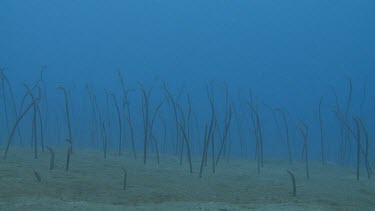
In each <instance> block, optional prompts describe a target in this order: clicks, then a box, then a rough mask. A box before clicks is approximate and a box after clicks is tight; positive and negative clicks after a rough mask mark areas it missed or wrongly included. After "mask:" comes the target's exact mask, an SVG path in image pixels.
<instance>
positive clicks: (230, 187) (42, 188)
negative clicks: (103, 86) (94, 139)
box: [0, 147, 375, 211]
mask: <svg viewBox="0 0 375 211" xmlns="http://www.w3.org/2000/svg"><path fill="white" fill-rule="evenodd" d="M0 152H1V153H3V152H4V149H3V148H1V150H0ZM73 152H74V154H73V155H72V157H71V170H70V171H68V172H67V171H65V161H66V149H65V148H62V149H59V150H56V161H55V169H54V170H52V171H50V170H49V157H50V155H49V152H48V151H45V152H43V153H42V152H40V154H39V158H38V159H34V156H33V150H32V149H30V148H23V149H21V148H15V147H11V148H10V151H9V154H8V157H7V159H6V160H2V159H1V160H0V210H218V211H224V210H228V211H229V210H375V183H374V179H370V180H368V179H367V177H366V174H365V172H361V174H362V177H361V179H360V181H359V182H357V181H356V174H355V169H354V168H343V167H340V166H337V165H334V164H327V165H325V166H323V165H321V163H320V162H311V164H310V165H311V166H310V171H311V179H310V180H307V179H306V176H305V167H304V163H303V162H297V161H296V162H294V164H293V165H292V166H290V165H289V164H288V162H287V161H270V160H265V163H264V168H263V169H262V170H261V173H260V175H258V174H257V163H256V161H253V160H241V159H231V160H229V161H227V160H221V161H220V162H219V164H218V166H217V169H216V173H215V174H213V173H212V168H211V166H212V164H211V160H209V164H208V166H207V167H206V168H205V169H204V175H203V178H199V177H198V175H199V166H200V156H196V157H194V158H193V168H194V172H193V174H191V173H190V172H189V165H188V163H187V159H184V161H183V164H182V165H180V163H179V158H178V156H173V155H163V156H161V158H160V165H158V164H157V162H156V158H155V156H154V155H150V156H149V158H148V159H149V160H148V163H147V164H146V165H144V164H143V160H142V153H141V152H139V153H138V159H137V160H134V158H133V157H132V155H131V154H130V153H124V154H123V155H122V156H118V155H117V154H116V153H114V152H109V154H108V156H107V159H106V160H105V159H104V158H103V153H102V152H101V151H99V150H98V151H95V150H84V149H75V150H74V151H73ZM1 155H2V154H1ZM123 167H125V168H126V169H127V172H128V177H127V189H126V190H123V189H122V186H123V177H124V173H123V170H122V168H123ZM287 169H289V170H291V171H292V172H294V173H295V176H296V180H297V197H293V196H292V186H291V179H290V177H289V175H288V174H287V173H286V170H287ZM34 170H36V171H37V172H38V173H39V174H40V176H41V179H42V181H41V182H38V181H37V179H36V177H35V176H34V172H33V171H34Z"/></svg>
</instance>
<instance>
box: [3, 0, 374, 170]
mask: <svg viewBox="0 0 375 211" xmlns="http://www.w3.org/2000/svg"><path fill="white" fill-rule="evenodd" d="M373 11H375V2H374V1H369V0H362V1H348V0H341V1H336V0H329V1H310V0H303V1H290V0H287V1H269V0H263V1H258V0H249V1H242V0H238V1H225V0H216V1H213V0H207V1H195V0H193V1H187V0H181V1H172V0H163V1H161V0H153V1H139V0H127V1H99V0H91V1H72V0H66V1H41V0H38V1H14V0H2V1H1V2H0V67H2V68H3V74H4V75H6V76H7V78H9V80H10V82H11V85H12V89H13V92H14V96H15V104H16V108H17V110H18V112H17V114H19V113H20V111H21V109H22V108H21V101H22V97H23V95H24V93H25V92H26V90H25V87H24V86H23V85H22V83H26V84H28V85H29V86H30V87H32V86H34V85H35V83H36V81H37V80H38V79H40V77H41V72H42V73H43V74H42V76H43V79H44V81H45V87H46V89H44V88H43V86H41V88H42V96H43V97H42V99H41V101H40V102H39V103H40V109H41V115H42V119H43V120H44V121H45V125H46V126H44V130H43V133H44V134H45V142H46V143H45V144H46V145H53V146H54V145H62V146H65V145H66V142H65V141H64V140H65V139H66V138H68V137H67V136H68V130H67V126H66V123H67V122H66V117H65V115H66V113H65V112H66V111H65V104H64V103H65V101H64V96H63V93H62V92H61V91H60V90H57V89H56V87H58V86H64V87H65V88H66V89H67V90H68V92H69V106H70V115H71V124H72V142H73V145H75V146H81V147H95V148H98V149H101V148H102V137H101V135H100V133H101V127H100V126H101V123H100V122H99V120H98V119H99V114H98V112H100V113H101V118H102V121H104V123H105V124H106V125H107V130H108V134H109V135H108V136H109V137H108V138H109V143H108V144H109V149H110V150H117V147H118V138H119V134H118V131H119V125H118V120H117V113H116V107H115V105H114V101H113V100H112V97H111V96H110V95H109V97H108V96H107V95H106V92H107V93H108V94H113V95H115V96H116V97H117V100H118V101H119V102H118V103H119V104H120V109H121V108H122V105H121V104H122V100H123V98H124V96H123V92H122V89H121V84H120V80H119V77H118V72H121V73H122V75H123V77H124V81H125V83H126V87H127V89H129V90H130V92H129V96H128V97H129V103H130V106H129V111H130V113H131V118H132V121H133V124H134V131H135V142H136V143H135V145H136V148H137V150H139V154H140V155H141V154H142V150H143V146H144V142H143V136H144V125H143V120H144V118H143V116H142V103H143V101H142V93H141V91H140V87H141V86H140V83H142V84H143V86H144V87H145V88H146V89H147V90H148V89H151V88H152V92H151V95H150V116H151V117H152V115H153V113H154V111H155V108H156V107H157V105H158V104H159V103H160V102H164V104H163V105H162V107H161V109H160V110H159V111H158V113H157V115H156V118H155V123H154V127H153V131H152V133H153V135H154V136H155V138H156V139H157V143H158V145H159V148H162V149H163V152H164V153H175V145H176V144H178V143H182V142H181V140H183V137H182V135H181V133H182V132H181V131H179V137H178V139H177V140H178V141H176V135H177V134H176V132H175V130H176V128H175V119H174V118H175V117H174V113H173V108H172V105H171V102H170V100H169V99H165V92H164V91H163V83H164V82H165V83H166V84H167V86H168V89H169V90H170V91H171V93H172V95H173V96H174V98H175V100H176V102H177V103H178V104H179V105H180V106H181V109H182V110H183V111H184V115H185V118H186V119H185V121H186V122H187V121H188V120H187V113H188V102H187V96H189V97H190V99H191V104H192V115H191V118H190V119H189V123H188V124H187V123H186V125H189V126H188V128H190V129H189V130H190V132H189V136H190V137H189V138H190V140H191V148H192V152H193V153H194V154H199V155H200V154H201V153H202V150H203V137H204V126H205V124H208V125H209V124H210V119H211V110H210V102H209V100H208V97H207V95H208V93H207V89H211V85H212V89H213V96H214V98H215V102H214V104H215V110H216V119H217V122H218V129H217V130H216V134H215V139H216V142H217V145H216V148H215V150H216V153H217V152H218V151H219V147H220V143H221V141H222V136H223V133H224V126H225V111H226V107H225V104H226V103H225V102H226V101H225V99H226V95H225V93H226V92H225V90H226V89H225V87H226V86H227V88H228V90H229V92H228V93H229V101H228V102H229V103H230V104H231V105H232V107H233V108H234V109H235V110H236V112H237V115H234V114H233V120H232V122H231V127H230V135H229V138H228V140H230V141H228V143H231V152H230V153H231V155H232V156H237V157H238V156H241V157H246V158H254V156H255V143H256V139H255V132H254V126H253V122H252V119H251V117H252V115H254V114H253V113H252V111H251V109H250V107H249V106H248V104H247V103H248V102H249V101H251V103H253V104H254V105H256V107H257V109H258V111H259V113H260V119H261V127H262V131H263V136H264V137H263V139H264V151H265V155H264V156H265V159H271V158H272V159H273V158H277V159H288V154H287V148H286V142H285V130H284V125H283V122H282V119H281V116H280V114H279V113H276V119H277V121H276V122H275V119H274V116H273V112H272V111H271V109H270V107H271V108H273V109H275V108H283V109H284V110H286V111H288V112H287V120H288V124H289V132H290V136H291V143H292V154H293V159H294V160H300V159H302V157H301V153H302V151H303V150H302V149H303V137H302V136H301V134H300V131H299V128H300V124H299V123H300V122H301V121H303V122H305V123H306V125H308V139H309V140H308V141H309V156H310V159H315V160H319V159H321V150H320V149H321V145H320V143H321V142H320V130H319V119H318V105H319V100H320V98H321V97H322V96H323V97H324V100H323V102H322V107H321V110H322V117H323V129H324V130H323V132H324V144H325V153H326V156H327V158H328V160H329V161H331V162H336V163H340V162H342V161H343V160H342V159H341V158H342V157H340V155H341V152H342V150H343V149H342V148H340V147H342V146H343V145H342V143H343V142H342V141H343V140H344V141H345V143H346V144H347V145H345V150H347V151H348V153H347V155H346V157H345V158H344V163H346V164H353V163H354V162H355V155H356V154H355V149H356V148H355V143H356V142H355V138H354V136H353V134H351V133H350V132H347V131H348V129H347V128H346V126H343V125H342V124H341V125H340V121H339V120H338V118H337V116H336V115H335V113H334V112H333V111H334V110H336V111H337V109H338V108H339V109H340V111H341V113H342V114H343V115H345V111H346V110H348V113H347V114H346V117H345V118H346V119H347V121H348V124H349V125H350V127H351V128H352V129H353V130H355V126H356V125H355V124H354V121H353V117H357V116H360V117H362V118H363V120H364V122H365V124H366V126H367V127H368V131H369V133H370V137H372V136H373V133H374V132H373V131H374V117H375V113H374V97H375V93H374V92H373V90H374V89H375V85H374V83H372V81H374V80H375V38H374V37H375V36H374V35H375V27H374V26H375V23H374V22H375V13H374V12H373ZM349 81H351V82H352V86H353V90H352V99H351V101H350V103H349V108H348V106H347V105H348V103H347V102H348V98H349ZM1 82H2V84H3V83H4V82H5V81H4V80H2V81H1ZM87 87H90V89H92V90H93V91H92V93H94V94H95V95H96V97H97V101H98V107H99V111H97V113H93V104H92V102H90V98H89V94H88V88H87ZM0 90H1V91H3V90H4V92H2V93H1V97H2V99H1V106H0V109H1V110H0V114H1V115H0V117H1V121H0V126H1V127H0V138H1V139H0V143H1V145H4V146H5V144H6V141H5V140H7V137H8V135H9V133H10V129H11V126H12V125H13V123H14V121H15V119H16V116H17V114H16V113H15V112H14V110H13V109H12V102H11V101H10V92H9V87H7V86H6V85H5V88H4V87H1V89H0ZM333 90H335V92H336V93H337V97H338V103H336V100H335V96H334V91H333ZM34 93H35V95H37V94H38V91H37V89H35V90H34ZM250 93H251V94H250ZM4 94H5V101H4V98H3V96H4ZM29 102H30V98H29V97H28V98H27V99H26V101H25V105H26V104H27V103H29ZM25 105H24V107H23V108H25ZM337 105H338V106H337ZM227 111H228V107H227ZM5 113H7V114H8V117H7V118H8V120H6V115H5ZM124 114H125V116H127V115H128V112H127V110H126V111H124V110H122V109H121V118H122V126H123V134H122V135H123V137H122V138H123V139H122V140H121V141H122V143H123V146H122V147H123V150H131V141H130V140H131V137H130V129H129V125H128V123H127V119H126V118H128V117H124V116H123V115H124ZM32 116H33V115H32V111H31V112H29V113H28V114H27V115H26V117H25V119H24V120H23V121H22V122H21V123H20V125H19V129H20V133H21V134H22V138H21V137H19V136H18V135H15V136H14V139H13V141H12V145H13V144H14V145H26V146H30V137H31V124H30V122H31V120H32ZM151 117H150V118H151ZM178 119H179V121H180V123H181V122H182V121H183V119H182V116H181V111H178ZM163 121H164V123H165V127H166V128H164V123H163ZM7 125H8V126H7ZM38 127H39V126H37V128H38ZM340 128H344V129H343V130H344V136H341V135H340ZM180 129H181V128H179V130H180ZM164 131H166V133H164ZM362 133H364V132H363V131H362ZM348 134H349V135H348ZM164 135H165V136H164ZM38 136H39V135H38ZM362 136H364V134H362ZM347 137H349V139H348V140H346V139H347ZM164 139H165V140H166V141H165V143H166V144H165V145H166V147H162V146H163V145H164ZM346 141H347V142H346ZM181 146H182V145H181ZM149 148H150V149H149V150H151V151H152V152H154V151H155V146H154V145H153V144H151V145H150V146H149ZM179 150H180V149H179ZM184 150H185V152H186V149H184ZM226 150H227V153H228V151H229V148H226ZM374 150H375V148H374V147H372V148H371V149H370V155H371V154H373V153H374ZM370 157H371V160H372V161H373V156H370ZM363 159H364V158H363Z"/></svg>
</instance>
